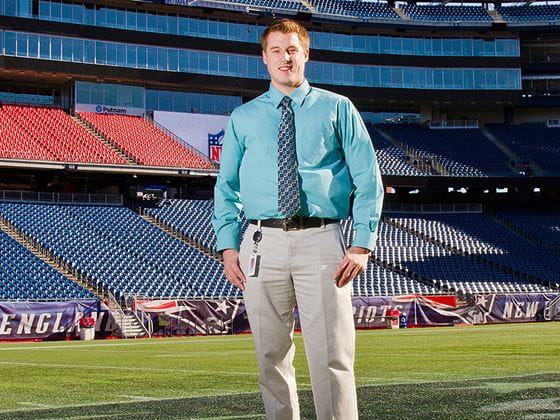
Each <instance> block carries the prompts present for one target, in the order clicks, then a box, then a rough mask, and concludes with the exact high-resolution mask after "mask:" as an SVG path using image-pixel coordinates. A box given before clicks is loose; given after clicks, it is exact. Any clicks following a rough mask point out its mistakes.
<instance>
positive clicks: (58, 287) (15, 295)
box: [0, 231, 94, 300]
mask: <svg viewBox="0 0 560 420" xmlns="http://www.w3.org/2000/svg"><path fill="white" fill-rule="evenodd" d="M0 255H2V258H0V300H60V299H91V298H94V295H93V293H91V292H90V291H88V290H86V289H84V288H83V287H81V286H80V285H78V284H77V283H75V282H73V281H72V280H70V279H69V278H67V277H65V276H63V275H62V274H60V273H59V272H58V271H56V270H54V269H53V268H52V267H51V266H49V265H48V264H47V263H46V262H44V261H42V260H40V259H39V258H38V257H36V256H35V255H33V254H32V253H31V251H29V250H28V249H27V248H25V247H23V246H22V245H20V244H19V243H18V242H16V241H15V240H14V239H12V238H10V237H9V236H8V235H7V234H5V233H4V232H2V231H0Z"/></svg>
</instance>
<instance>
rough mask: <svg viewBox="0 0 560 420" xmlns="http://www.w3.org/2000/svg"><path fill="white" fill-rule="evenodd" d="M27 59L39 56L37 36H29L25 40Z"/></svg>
mask: <svg viewBox="0 0 560 420" xmlns="http://www.w3.org/2000/svg"><path fill="white" fill-rule="evenodd" d="M27 48H28V57H31V58H36V57H38V56H39V36H37V35H29V37H28V38H27Z"/></svg>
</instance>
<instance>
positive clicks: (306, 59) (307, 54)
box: [303, 48, 309, 63]
mask: <svg viewBox="0 0 560 420" xmlns="http://www.w3.org/2000/svg"><path fill="white" fill-rule="evenodd" d="M303 53H304V54H305V62H306V63H307V62H308V61H309V48H306V49H305V51H304V52H303Z"/></svg>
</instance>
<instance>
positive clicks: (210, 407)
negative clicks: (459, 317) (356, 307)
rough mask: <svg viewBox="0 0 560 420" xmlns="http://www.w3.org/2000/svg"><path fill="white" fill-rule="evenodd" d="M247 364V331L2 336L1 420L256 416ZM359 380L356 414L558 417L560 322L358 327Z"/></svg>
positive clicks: (302, 370)
mask: <svg viewBox="0 0 560 420" xmlns="http://www.w3.org/2000/svg"><path fill="white" fill-rule="evenodd" d="M295 340H296V345H297V349H298V351H297V355H296V369H297V374H298V381H299V384H300V391H301V392H300V398H301V406H302V414H303V416H304V418H313V403H312V398H311V394H310V391H309V390H310V381H309V376H308V371H307V367H306V362H305V356H304V352H303V342H302V339H301V336H300V335H296V339H295ZM256 371H257V368H256V362H255V358H254V354H253V347H252V342H251V337H250V336H247V335H240V336H219V337H189V338H169V339H151V340H148V339H142V340H132V341H131V340H128V341H126V340H118V341H117V340H115V341H95V342H77V341H72V342H40V343H2V344H0V377H1V378H2V379H1V382H0V418H2V419H3V418H9V419H19V418H74V419H86V418H88V419H92V418H100V419H101V418H136V419H138V418H149V419H155V418H157V419H170V418H197V419H204V418H212V419H247V418H251V419H258V418H260V419H262V418H264V416H263V413H264V409H263V406H262V402H261V400H260V395H259V393H258V382H257V380H258V378H257V373H256ZM356 380H357V384H358V387H359V391H358V392H359V402H360V413H361V418H362V419H368V418H383V419H385V418H387V419H399V418H400V419H402V418H445V419H450V418H457V419H462V418H469V419H473V418H480V419H483V418H492V419H496V418H503V419H506V418H507V419H511V418H522V419H559V418H560V323H550V322H549V323H532V324H510V325H489V326H478V327H455V328H429V329H428V328H426V329H409V330H375V331H358V333H357V360H356Z"/></svg>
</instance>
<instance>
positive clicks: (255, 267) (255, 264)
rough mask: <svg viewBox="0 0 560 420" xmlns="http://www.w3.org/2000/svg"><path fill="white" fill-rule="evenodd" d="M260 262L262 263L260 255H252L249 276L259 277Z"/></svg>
mask: <svg viewBox="0 0 560 420" xmlns="http://www.w3.org/2000/svg"><path fill="white" fill-rule="evenodd" d="M260 262H261V256H260V255H259V254H251V258H249V270H248V272H247V275H248V276H249V277H258V276H259V265H260Z"/></svg>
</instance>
